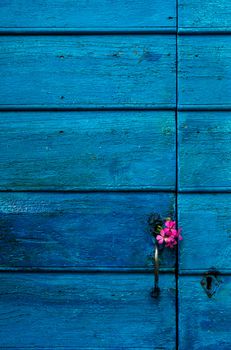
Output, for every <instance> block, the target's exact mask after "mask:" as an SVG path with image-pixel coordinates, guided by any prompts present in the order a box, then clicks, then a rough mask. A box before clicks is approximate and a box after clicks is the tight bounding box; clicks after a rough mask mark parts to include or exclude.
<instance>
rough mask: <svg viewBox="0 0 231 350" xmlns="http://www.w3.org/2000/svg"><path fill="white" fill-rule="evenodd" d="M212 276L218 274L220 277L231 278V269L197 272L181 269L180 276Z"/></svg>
mask: <svg viewBox="0 0 231 350" xmlns="http://www.w3.org/2000/svg"><path fill="white" fill-rule="evenodd" d="M210 273H211V274H212V273H217V274H218V275H224V276H231V269H223V268H222V269H220V270H219V269H214V268H207V269H195V270H193V269H192V270H189V269H185V270H183V269H181V270H179V272H178V274H179V276H201V275H204V274H210Z"/></svg>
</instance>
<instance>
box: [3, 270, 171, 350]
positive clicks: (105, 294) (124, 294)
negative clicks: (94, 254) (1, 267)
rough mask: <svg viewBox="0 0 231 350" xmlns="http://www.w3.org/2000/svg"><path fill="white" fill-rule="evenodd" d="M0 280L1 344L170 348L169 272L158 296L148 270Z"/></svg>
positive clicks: (24, 276) (13, 276)
mask: <svg viewBox="0 0 231 350" xmlns="http://www.w3.org/2000/svg"><path fill="white" fill-rule="evenodd" d="M0 279H1V283H0V295H1V301H0V305H1V307H0V325H1V327H0V346H1V348H5V347H15V348H17V347H23V348H26V347H28V346H33V347H36V348H37V347H53V348H54V347H59V346H65V347H66V348H68V347H70V346H72V347H75V348H79V347H80V348H90V349H95V348H106V349H127V348H133V347H134V348H136V349H142V348H143V347H144V348H145V347H147V348H149V347H150V348H152V349H154V348H155V349H160V348H161V349H166V350H167V349H169V350H170V349H171V350H173V349H175V277H174V276H173V275H162V276H161V279H160V287H161V297H160V298H159V299H153V298H152V297H151V295H150V290H151V288H152V286H153V276H152V275H150V274H112V275H111V274H1V275H0ZM166 309H167V310H168V322H166ZM160 325H161V326H160ZM25 330H26V333H25Z"/></svg>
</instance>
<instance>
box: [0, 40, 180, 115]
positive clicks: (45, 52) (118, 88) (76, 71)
mask: <svg viewBox="0 0 231 350" xmlns="http://www.w3.org/2000/svg"><path fill="white" fill-rule="evenodd" d="M0 45H1V51H2V55H1V60H0V69H1V72H2V73H1V85H0V105H1V106H2V107H4V106H5V107H6V106H8V105H10V107H11V108H12V107H13V106H17V107H23V106H24V107H26V106H38V107H43V108H44V107H47V106H48V107H67V108H68V107H72V108H73V107H82V108H85V107H88V108H90V107H100V108H104V107H137V106H140V107H148V106H149V107H153V106H169V105H172V106H174V104H175V49H176V48H175V36H174V35H165V36H164V39H163V36H161V35H148V36H139V35H134V36H129V35H111V36H100V35H98V36H88V35H84V36H8V37H7V36H2V37H1V38H0Z"/></svg>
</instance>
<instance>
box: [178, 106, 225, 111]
mask: <svg viewBox="0 0 231 350" xmlns="http://www.w3.org/2000/svg"><path fill="white" fill-rule="evenodd" d="M177 110H178V111H180V112H181V111H183V112H197V111H198V112H203V111H205V112H207V111H208V112H209V111H211V112H212V111H221V112H222V111H231V105H227V106H224V105H205V106H203V105H178V108H177Z"/></svg>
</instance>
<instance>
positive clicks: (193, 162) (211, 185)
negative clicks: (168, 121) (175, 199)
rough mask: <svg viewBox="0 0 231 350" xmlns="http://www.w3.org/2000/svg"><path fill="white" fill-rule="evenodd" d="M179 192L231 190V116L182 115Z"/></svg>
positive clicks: (218, 113)
mask: <svg viewBox="0 0 231 350" xmlns="http://www.w3.org/2000/svg"><path fill="white" fill-rule="evenodd" d="M178 116H179V118H178V119H179V133H178V134H179V136H178V140H179V143H178V145H179V152H178V155H179V183H180V190H194V191H196V190H201V191H204V190H213V189H216V190H223V191H225V190H230V189H231V152H230V134H231V118H230V117H231V113H230V112H181V113H179V114H178Z"/></svg>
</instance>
